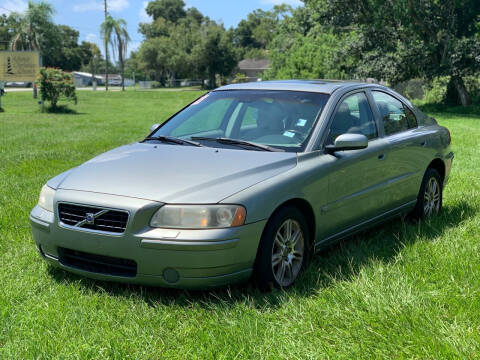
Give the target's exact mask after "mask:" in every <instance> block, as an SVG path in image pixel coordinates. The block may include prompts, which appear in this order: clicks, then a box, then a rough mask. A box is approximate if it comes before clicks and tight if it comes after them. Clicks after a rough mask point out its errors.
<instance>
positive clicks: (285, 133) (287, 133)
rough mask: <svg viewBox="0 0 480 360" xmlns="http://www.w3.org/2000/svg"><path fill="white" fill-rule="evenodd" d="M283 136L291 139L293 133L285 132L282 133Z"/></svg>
mask: <svg viewBox="0 0 480 360" xmlns="http://www.w3.org/2000/svg"><path fill="white" fill-rule="evenodd" d="M283 136H288V137H289V138H293V137H294V136H295V133H293V132H291V131H285V132H284V133H283Z"/></svg>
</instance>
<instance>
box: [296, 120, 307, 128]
mask: <svg viewBox="0 0 480 360" xmlns="http://www.w3.org/2000/svg"><path fill="white" fill-rule="evenodd" d="M305 125H307V120H305V119H298V121H297V126H302V127H303V126H305Z"/></svg>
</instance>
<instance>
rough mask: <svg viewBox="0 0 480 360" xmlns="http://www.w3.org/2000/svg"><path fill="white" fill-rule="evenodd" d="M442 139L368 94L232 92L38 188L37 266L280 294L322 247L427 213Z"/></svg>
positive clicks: (327, 88) (298, 87) (289, 85)
mask: <svg viewBox="0 0 480 360" xmlns="http://www.w3.org/2000/svg"><path fill="white" fill-rule="evenodd" d="M450 141H451V140H450V133H449V131H448V130H447V129H446V128H444V127H441V126H439V125H438V124H437V122H436V121H435V120H434V119H432V118H429V117H427V116H426V115H424V114H423V113H422V112H421V111H420V110H418V109H417V108H416V107H414V106H412V104H411V103H410V102H409V101H408V100H407V99H405V98H404V97H402V96H401V95H399V94H397V93H395V92H394V91H392V90H390V89H388V88H386V87H383V86H380V85H372V84H364V83H353V82H328V81H272V82H260V83H249V84H239V85H230V86H226V87H222V88H219V89H217V90H215V91H213V92H210V93H208V94H206V95H204V96H202V97H201V98H199V99H197V100H196V101H194V102H193V103H191V104H190V105H188V106H187V107H185V108H184V109H182V110H181V111H179V112H178V113H177V114H175V115H173V116H172V117H171V118H170V119H168V120H167V121H165V122H164V123H163V124H161V125H154V127H152V132H151V133H150V135H148V137H147V138H146V139H144V140H143V141H140V142H138V143H134V144H130V145H126V146H122V147H120V148H118V149H114V150H111V151H109V152H107V153H105V154H102V155H100V156H98V157H96V158H94V159H92V160H90V161H88V162H86V163H84V164H82V165H80V166H78V167H76V168H74V169H71V170H69V171H66V172H64V173H62V174H60V175H58V176H56V177H54V178H53V179H51V180H50V181H48V182H47V184H46V185H45V186H44V187H43V189H42V191H41V194H40V199H39V203H38V205H37V206H36V207H35V208H34V209H33V210H32V212H31V215H30V221H31V225H32V230H33V237H34V239H35V242H36V245H37V248H38V251H39V252H40V254H41V256H42V257H43V258H44V259H45V260H47V261H49V262H51V263H52V264H54V265H56V266H59V267H61V268H63V269H65V270H68V271H71V272H73V273H77V274H81V275H85V276H88V277H91V278H95V279H101V280H111V281H122V282H128V283H138V284H146V285H159V286H165V287H176V288H209V287H212V286H220V285H225V284H229V283H233V282H237V281H242V280H247V279H249V278H251V277H252V275H253V277H254V278H255V279H256V281H257V282H258V284H259V285H260V286H266V287H271V286H275V287H288V286H291V285H292V284H293V283H294V282H295V280H296V279H297V278H298V276H299V274H300V273H301V271H302V269H304V268H305V266H306V264H307V262H308V259H309V257H311V256H312V255H313V254H314V253H315V252H316V251H318V250H319V249H322V247H325V246H326V245H327V244H330V243H332V242H333V241H336V240H338V239H341V238H344V237H346V236H348V235H350V234H352V233H354V232H357V231H359V230H362V229H365V228H367V227H370V226H372V225H375V224H378V223H380V222H382V221H384V220H386V219H389V218H391V217H394V216H397V215H400V214H407V213H408V214H410V215H411V216H413V217H414V218H417V219H424V218H428V217H430V216H433V215H436V214H438V213H439V211H440V210H441V207H442V191H443V188H444V186H445V184H446V183H447V180H448V176H449V173H450V168H451V165H452V160H453V153H452V152H451V150H450Z"/></svg>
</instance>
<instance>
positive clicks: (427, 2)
mask: <svg viewBox="0 0 480 360" xmlns="http://www.w3.org/2000/svg"><path fill="white" fill-rule="evenodd" d="M305 3H306V6H307V8H308V10H309V11H310V12H312V13H316V14H317V15H318V20H319V21H320V22H323V23H327V24H330V25H331V26H333V28H334V29H335V30H336V31H339V32H346V31H347V32H349V31H352V30H354V31H356V32H358V35H359V36H358V39H357V40H358V41H357V42H356V43H352V44H351V46H350V48H349V52H350V53H351V54H354V55H355V56H356V59H357V66H356V72H357V73H358V74H360V75H363V76H365V77H366V76H372V77H376V78H378V79H380V78H382V79H385V80H388V81H390V82H392V83H397V82H401V81H404V80H408V79H411V78H414V77H424V78H427V79H433V78H435V77H438V76H450V85H449V88H450V89H451V92H450V93H451V94H452V97H453V100H454V102H457V103H460V104H462V105H469V104H470V102H471V100H470V96H469V94H468V93H467V90H466V88H465V84H464V77H465V76H468V75H472V74H475V73H478V72H479V68H480V45H479V44H480V39H479V36H478V16H479V14H480V2H479V1H478V0H435V1H434V0H418V1H413V0H396V1H383V0H328V1H326V0H305Z"/></svg>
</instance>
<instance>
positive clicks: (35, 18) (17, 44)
mask: <svg viewBox="0 0 480 360" xmlns="http://www.w3.org/2000/svg"><path fill="white" fill-rule="evenodd" d="M53 13H54V9H53V7H52V5H50V4H48V3H46V2H44V1H41V2H39V3H34V2H33V1H31V0H30V1H29V2H28V8H27V10H26V12H25V14H24V15H23V16H22V17H20V23H19V27H18V29H17V30H16V34H15V36H14V37H13V39H12V44H11V46H12V49H13V50H36V51H39V50H41V49H42V46H41V43H42V41H43V40H44V39H45V38H46V37H48V36H49V35H51V34H53V33H54V28H55V26H54V23H53V21H52V16H53Z"/></svg>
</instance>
